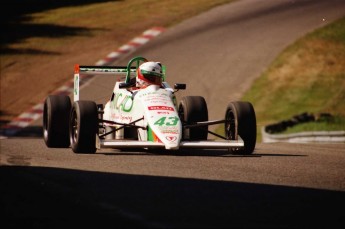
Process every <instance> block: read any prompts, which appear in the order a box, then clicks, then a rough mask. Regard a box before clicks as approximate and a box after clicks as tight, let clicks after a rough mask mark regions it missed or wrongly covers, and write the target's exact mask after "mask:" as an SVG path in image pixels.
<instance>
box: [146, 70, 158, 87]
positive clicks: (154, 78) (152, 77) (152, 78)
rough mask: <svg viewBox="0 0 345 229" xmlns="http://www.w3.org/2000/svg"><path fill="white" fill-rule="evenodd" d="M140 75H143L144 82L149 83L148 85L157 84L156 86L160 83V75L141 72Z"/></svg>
mask: <svg viewBox="0 0 345 229" xmlns="http://www.w3.org/2000/svg"><path fill="white" fill-rule="evenodd" d="M141 74H142V75H143V77H144V78H145V80H147V81H149V82H150V83H153V84H158V85H159V84H161V83H162V74H161V73H157V72H151V71H145V70H141Z"/></svg>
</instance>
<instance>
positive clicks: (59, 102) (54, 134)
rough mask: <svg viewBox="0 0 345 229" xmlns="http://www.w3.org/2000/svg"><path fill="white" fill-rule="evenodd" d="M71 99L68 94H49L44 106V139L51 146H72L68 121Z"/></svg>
mask: <svg viewBox="0 0 345 229" xmlns="http://www.w3.org/2000/svg"><path fill="white" fill-rule="evenodd" d="M71 106H72V105H71V100H70V98H69V97H68V96H67V95H49V96H48V97H47V98H46V100H45V101H44V108H43V139H44V142H45V144H46V145H47V147H49V148H68V147H69V146H70V141H69V132H68V123H69V121H68V120H69V115H70V112H71Z"/></svg>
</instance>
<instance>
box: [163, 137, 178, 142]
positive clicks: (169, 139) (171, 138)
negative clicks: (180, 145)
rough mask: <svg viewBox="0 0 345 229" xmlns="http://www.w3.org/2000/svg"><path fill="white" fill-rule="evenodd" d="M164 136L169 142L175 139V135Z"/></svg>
mask: <svg viewBox="0 0 345 229" xmlns="http://www.w3.org/2000/svg"><path fill="white" fill-rule="evenodd" d="M165 138H166V139H167V140H168V141H170V142H175V141H176V140H177V137H176V136H166V137H165Z"/></svg>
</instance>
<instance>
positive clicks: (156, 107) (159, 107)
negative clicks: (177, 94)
mask: <svg viewBox="0 0 345 229" xmlns="http://www.w3.org/2000/svg"><path fill="white" fill-rule="evenodd" d="M148 108H149V110H151V111H152V110H164V111H174V108H173V107H168V106H149V107H148Z"/></svg>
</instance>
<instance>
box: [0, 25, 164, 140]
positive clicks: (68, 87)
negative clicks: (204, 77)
mask: <svg viewBox="0 0 345 229" xmlns="http://www.w3.org/2000/svg"><path fill="white" fill-rule="evenodd" d="M164 30H165V29H164V28H162V27H153V28H151V29H148V30H146V31H144V32H143V33H142V34H141V35H140V36H138V37H136V38H134V39H132V40H131V41H129V42H128V43H127V44H125V45H122V46H121V47H119V48H118V49H117V50H116V51H113V52H111V53H109V54H108V55H107V56H106V57H105V58H104V59H101V60H99V61H97V62H96V64H95V65H96V66H106V65H110V64H111V63H113V62H114V61H116V60H118V59H119V58H120V57H121V56H122V55H124V54H128V53H130V52H133V51H135V50H136V49H137V48H139V47H140V46H142V45H144V44H146V43H147V42H149V41H150V40H151V39H153V38H155V37H156V36H158V35H160V34H161V33H162V32H164ZM80 78H81V80H82V81H81V84H85V82H86V81H87V80H89V79H91V78H92V76H90V75H88V76H83V75H81V76H80ZM80 86H81V85H80ZM72 92H73V79H72V80H71V81H68V82H67V83H66V84H65V85H63V86H61V87H60V88H58V89H57V90H56V91H54V92H53V93H51V94H52V95H69V94H70V93H72ZM43 107H44V101H42V102H41V103H39V104H37V105H35V106H33V107H32V108H30V109H29V110H28V111H26V112H24V113H22V114H20V115H19V116H18V117H16V118H14V119H13V120H12V121H11V122H9V123H8V124H6V125H4V126H2V127H1V130H0V138H3V137H4V136H13V135H15V134H16V133H17V132H18V131H20V130H21V129H23V128H25V127H27V126H29V125H30V124H31V123H32V122H34V121H36V120H38V119H39V118H41V117H42V115H43Z"/></svg>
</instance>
